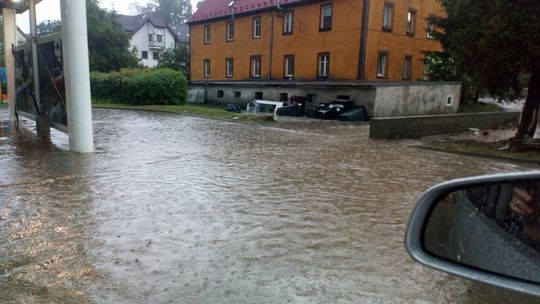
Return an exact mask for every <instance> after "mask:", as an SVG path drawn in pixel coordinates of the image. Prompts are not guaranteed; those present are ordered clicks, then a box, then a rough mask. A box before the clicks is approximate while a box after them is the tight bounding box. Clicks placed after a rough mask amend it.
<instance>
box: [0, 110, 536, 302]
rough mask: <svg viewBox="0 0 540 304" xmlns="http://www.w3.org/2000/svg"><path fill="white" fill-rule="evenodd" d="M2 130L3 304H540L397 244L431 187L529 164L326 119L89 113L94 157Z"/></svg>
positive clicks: (61, 138) (58, 140)
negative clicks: (429, 146) (269, 121)
mask: <svg viewBox="0 0 540 304" xmlns="http://www.w3.org/2000/svg"><path fill="white" fill-rule="evenodd" d="M6 112H7V111H6V109H5V108H2V109H0V113H1V114H0V118H1V119H0V120H5V118H6ZM12 131H13V130H12ZM8 132H9V131H0V302H2V303H4V302H6V303H12V302H13V303H58V302H60V303H63V302H65V303H509V302H512V301H513V302H515V303H540V301H534V300H533V299H532V298H529V297H524V296H520V295H517V294H515V293H512V292H507V291H503V290H500V289H495V288H491V287H487V286H484V285H481V284H476V283H472V282H469V281H466V280H462V279H459V278H456V277H454V276H450V275H446V274H444V273H441V272H438V271H434V270H431V269H428V268H426V267H424V266H421V265H420V264H417V263H415V262H413V261H412V260H411V259H410V258H409V256H408V255H407V253H406V251H405V248H404V245H403V238H404V232H405V227H406V224H407V220H408V216H409V214H410V212H411V210H412V208H413V206H414V205H415V203H416V200H417V199H418V197H419V196H420V194H421V193H422V192H423V191H424V190H425V189H426V188H427V187H429V186H431V185H433V184H435V183H438V182H442V181H444V180H447V179H451V178H457V177H463V176H471V175H479V174H486V173H495V172H510V171H517V170H530V169H534V168H535V167H527V166H523V165H515V164H510V163H505V162H500V161H495V160H486V159H480V158H472V157H464V156H459V155H453V154H444V153H438V152H433V151H427V150H419V149H416V148H412V147H408V145H407V143H409V142H404V141H371V140H369V139H368V133H369V127H368V126H367V125H355V124H341V123H337V122H322V121H317V122H301V123H300V122H298V123H297V122H289V123H288V122H284V123H276V124H274V125H272V126H256V125H248V124H241V123H231V122H226V121H219V120H210V119H204V118H197V117H190V116H182V115H174V114H164V113H150V112H138V111H126V110H94V133H95V143H96V153H94V154H91V155H79V154H74V153H70V152H68V151H67V136H66V135H64V134H58V133H56V132H54V134H53V143H54V144H52V145H51V144H47V143H44V142H40V141H37V140H35V139H33V137H32V136H30V135H29V134H26V133H25V132H23V134H19V135H11V136H8V135H7V134H6V133H8Z"/></svg>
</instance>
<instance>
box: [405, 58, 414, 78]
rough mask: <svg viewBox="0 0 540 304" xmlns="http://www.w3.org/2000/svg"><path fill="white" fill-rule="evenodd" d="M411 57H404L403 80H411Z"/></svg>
mask: <svg viewBox="0 0 540 304" xmlns="http://www.w3.org/2000/svg"><path fill="white" fill-rule="evenodd" d="M412 69H413V56H410V55H406V56H405V59H404V61H403V80H411V79H412Z"/></svg>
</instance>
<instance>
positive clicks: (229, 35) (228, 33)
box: [225, 21, 234, 42]
mask: <svg viewBox="0 0 540 304" xmlns="http://www.w3.org/2000/svg"><path fill="white" fill-rule="evenodd" d="M225 41H226V42H231V41H234V21H228V22H227V24H226V25H225Z"/></svg>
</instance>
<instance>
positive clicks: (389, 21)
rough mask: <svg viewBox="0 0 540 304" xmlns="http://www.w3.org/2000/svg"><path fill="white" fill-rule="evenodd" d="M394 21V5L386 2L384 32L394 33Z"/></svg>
mask: <svg viewBox="0 0 540 304" xmlns="http://www.w3.org/2000/svg"><path fill="white" fill-rule="evenodd" d="M393 19H394V4H393V3H390V2H385V3H384V10H383V24H382V29H383V31H386V32H391V31H392V25H393Z"/></svg>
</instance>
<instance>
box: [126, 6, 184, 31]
mask: <svg viewBox="0 0 540 304" xmlns="http://www.w3.org/2000/svg"><path fill="white" fill-rule="evenodd" d="M131 7H132V8H133V9H135V11H136V12H138V13H146V12H156V13H157V14H158V15H159V16H161V18H163V20H165V22H167V23H171V24H174V25H180V24H183V23H185V22H186V21H187V20H188V19H189V18H190V17H191V15H192V13H193V11H192V7H191V1H189V0H149V1H148V3H146V5H140V4H136V3H132V4H131Z"/></svg>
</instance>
